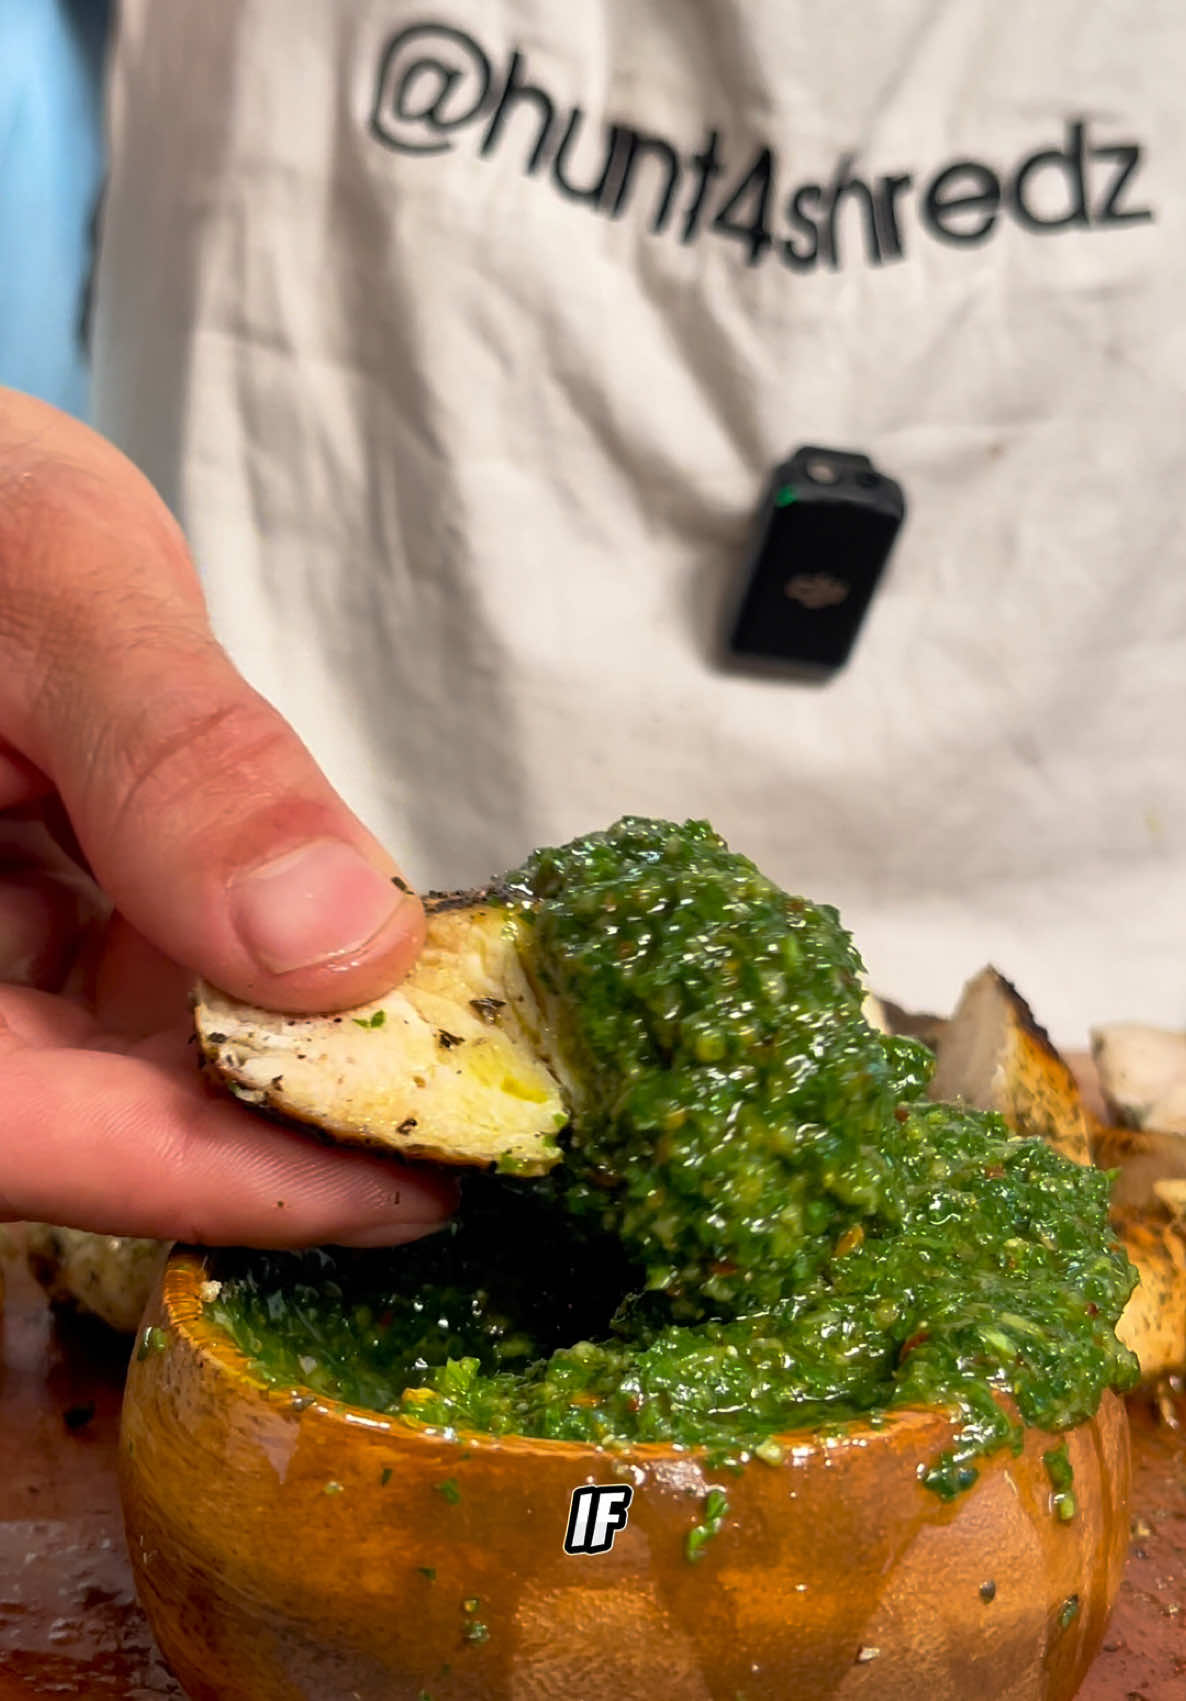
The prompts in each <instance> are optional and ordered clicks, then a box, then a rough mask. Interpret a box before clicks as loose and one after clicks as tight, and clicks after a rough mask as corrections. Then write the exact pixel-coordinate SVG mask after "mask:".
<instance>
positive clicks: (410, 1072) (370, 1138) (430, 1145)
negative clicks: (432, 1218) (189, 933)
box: [194, 893, 573, 1175]
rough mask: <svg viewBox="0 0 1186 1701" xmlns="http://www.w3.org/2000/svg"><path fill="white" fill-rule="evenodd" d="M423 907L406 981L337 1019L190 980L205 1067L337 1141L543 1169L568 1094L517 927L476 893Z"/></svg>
mask: <svg viewBox="0 0 1186 1701" xmlns="http://www.w3.org/2000/svg"><path fill="white" fill-rule="evenodd" d="M425 910H426V912H427V914H428V937H427V941H426V943H425V946H424V950H423V951H422V953H421V955H420V956H419V958H418V959H417V961H416V963H415V966H414V967H413V969H412V971H411V973H410V974H409V975H408V977H407V979H406V980H404V981H403V982H402V983H401V984H400V985H399V986H398V987H395V988H394V989H393V990H392V991H391V992H389V993H387V994H386V995H385V996H384V997H382V998H379V999H376V1000H375V1001H374V1002H373V1003H370V1004H364V1005H360V1006H359V1007H358V1008H357V1009H354V1010H347V1011H343V1012H342V1013H341V1014H340V1015H336V1016H286V1015H278V1014H277V1013H276V1012H275V1011H270V1010H260V1009H256V1008H255V1007H254V1006H252V1005H249V1004H243V1003H240V1002H239V1001H238V1000H237V999H234V998H230V997H228V996H227V995H226V994H225V993H222V992H219V991H218V990H217V989H216V988H214V987H211V986H207V985H204V984H203V985H200V986H199V987H198V990H197V993H196V995H195V1002H194V1013H195V1023H196V1027H197V1033H198V1041H199V1044H200V1047H201V1051H202V1056H203V1059H204V1061H205V1063H206V1066H207V1068H208V1069H209V1070H210V1072H211V1073H212V1074H213V1075H214V1076H215V1077H216V1078H217V1079H218V1080H219V1081H221V1082H222V1083H223V1085H225V1086H226V1087H227V1089H228V1090H229V1091H230V1092H232V1093H234V1095H235V1096H236V1098H239V1099H241V1100H242V1101H243V1102H244V1103H246V1104H249V1105H252V1106H254V1107H256V1108H257V1109H260V1110H265V1111H269V1112H272V1113H273V1114H275V1115H277V1116H281V1117H284V1118H287V1119H289V1120H291V1121H295V1122H301V1123H306V1124H308V1125H310V1126H311V1127H314V1128H317V1129H320V1130H321V1131H322V1132H323V1133H325V1134H328V1135H330V1136H332V1137H333V1138H334V1139H336V1140H343V1141H349V1142H354V1143H357V1144H361V1145H368V1146H379V1147H383V1148H384V1149H386V1150H390V1151H393V1152H398V1153H399V1154H400V1156H401V1157H405V1158H425V1159H431V1160H432V1161H434V1162H437V1163H448V1164H471V1165H484V1166H488V1165H492V1164H493V1165H497V1166H498V1167H499V1168H501V1169H504V1170H507V1171H509V1172H512V1173H514V1174H518V1175H542V1174H543V1173H545V1172H546V1171H547V1170H549V1169H551V1168H552V1166H553V1165H554V1164H555V1163H556V1162H557V1161H558V1159H559V1157H560V1149H559V1147H558V1146H557V1144H556V1134H557V1131H558V1130H559V1129H560V1128H561V1127H563V1125H564V1124H565V1123H566V1122H567V1121H568V1113H569V1106H570V1105H571V1103H572V1102H573V1090H572V1082H571V1079H570V1076H569V1073H568V1071H567V1070H566V1069H565V1066H564V1063H563V1060H562V1057H561V1055H560V1051H559V1048H558V1046H557V1044H556V1042H555V1038H554V1035H553V1033H552V1031H551V1026H550V1024H549V1022H548V1020H547V1018H546V1014H545V1011H544V1009H543V1007H542V1005H541V1002H540V997H539V996H538V995H537V993H536V991H535V989H534V988H533V986H532V984H531V981H530V978H529V976H528V974H527V972H526V970H525V969H524V966H523V952H522V943H523V937H524V933H523V930H524V928H525V926H526V924H525V923H524V921H523V920H522V918H520V917H519V916H517V915H516V914H515V913H514V912H513V911H512V910H509V909H507V908H505V907H503V906H502V905H500V904H499V903H497V902H495V901H491V900H489V899H487V898H486V897H485V896H484V895H483V894H481V893H463V894H459V895H453V896H445V897H441V896H432V897H430V898H428V899H427V900H426V901H425Z"/></svg>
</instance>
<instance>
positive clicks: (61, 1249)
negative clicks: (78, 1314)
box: [25, 1223, 165, 1334]
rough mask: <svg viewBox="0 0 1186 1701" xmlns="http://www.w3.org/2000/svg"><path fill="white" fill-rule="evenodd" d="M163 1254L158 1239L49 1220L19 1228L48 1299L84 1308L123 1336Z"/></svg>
mask: <svg viewBox="0 0 1186 1701" xmlns="http://www.w3.org/2000/svg"><path fill="white" fill-rule="evenodd" d="M164 1256H165V1243H164V1242H163V1241H160V1240H138V1239H135V1238H133V1237H132V1236H129V1235H115V1234H88V1233H86V1232H85V1231H84V1230H82V1229H69V1228H54V1227H53V1226H52V1225H51V1224H49V1223H28V1224H27V1225H26V1227H25V1257H26V1259H27V1260H28V1264H29V1268H30V1270H32V1272H33V1274H34V1275H35V1276H36V1278H37V1280H38V1281H39V1282H40V1283H41V1285H42V1287H43V1288H44V1289H45V1291H46V1292H47V1293H48V1295H49V1297H50V1299H51V1300H52V1302H53V1303H54V1304H55V1305H68V1306H71V1307H73V1308H74V1309H75V1310H76V1311H84V1312H87V1313H88V1314H89V1315H90V1316H92V1317H98V1318H100V1319H101V1320H102V1321H103V1322H104V1323H107V1324H109V1325H110V1326H111V1328H113V1329H118V1330H120V1331H121V1332H122V1333H124V1334H131V1333H133V1331H134V1330H135V1329H136V1328H137V1326H138V1324H139V1322H140V1317H141V1314H142V1313H143V1311H144V1307H145V1306H146V1305H147V1304H148V1298H149V1295H150V1294H151V1292H152V1288H153V1284H154V1282H155V1281H156V1278H157V1272H158V1271H159V1269H160V1267H161V1264H162V1262H163V1260H164Z"/></svg>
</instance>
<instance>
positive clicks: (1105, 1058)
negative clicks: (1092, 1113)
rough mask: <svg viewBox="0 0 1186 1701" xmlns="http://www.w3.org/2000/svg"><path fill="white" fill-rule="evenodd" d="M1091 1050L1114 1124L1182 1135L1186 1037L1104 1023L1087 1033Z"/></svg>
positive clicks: (1185, 1113)
mask: <svg viewBox="0 0 1186 1701" xmlns="http://www.w3.org/2000/svg"><path fill="white" fill-rule="evenodd" d="M1091 1051H1092V1056H1093V1057H1094V1058H1095V1065H1096V1068H1097V1069H1098V1071H1099V1076H1100V1083H1101V1085H1102V1086H1103V1089H1104V1096H1105V1097H1106V1099H1107V1101H1108V1104H1109V1107H1110V1108H1111V1111H1112V1115H1113V1116H1114V1117H1115V1119H1116V1121H1117V1122H1119V1123H1123V1124H1125V1125H1126V1126H1128V1127H1130V1128H1156V1129H1158V1130H1159V1131H1160V1132H1162V1133H1163V1134H1182V1135H1186V1033H1177V1032H1174V1031H1172V1030H1170V1029H1168V1028H1146V1027H1142V1026H1140V1025H1139V1024H1138V1023H1136V1022H1109V1023H1108V1024H1107V1025H1106V1026H1104V1027H1099V1028H1093V1029H1092V1030H1091Z"/></svg>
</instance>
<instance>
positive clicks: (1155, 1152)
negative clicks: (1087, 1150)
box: [1091, 1128, 1186, 1209]
mask: <svg viewBox="0 0 1186 1701" xmlns="http://www.w3.org/2000/svg"><path fill="white" fill-rule="evenodd" d="M1091 1152H1092V1156H1093V1158H1094V1159H1095V1162H1096V1163H1097V1164H1098V1165H1099V1167H1100V1169H1114V1170H1116V1172H1117V1175H1116V1181H1115V1184H1114V1186H1113V1188H1112V1202H1113V1204H1114V1205H1117V1206H1119V1207H1122V1208H1123V1207H1134V1208H1137V1209H1139V1208H1142V1207H1146V1206H1150V1205H1154V1204H1157V1203H1159V1202H1160V1203H1162V1204H1169V1203H1170V1199H1171V1198H1172V1196H1173V1192H1174V1189H1175V1186H1177V1187H1179V1188H1186V1139H1184V1138H1183V1137H1182V1135H1181V1134H1163V1133H1162V1132H1161V1131H1160V1130H1159V1129H1140V1128H1097V1129H1096V1130H1095V1132H1094V1134H1093V1135H1092V1139H1091ZM1166 1188H1169V1190H1170V1192H1169V1194H1168V1195H1167V1194H1166V1192H1165V1189H1166Z"/></svg>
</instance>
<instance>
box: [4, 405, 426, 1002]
mask: <svg viewBox="0 0 1186 1701" xmlns="http://www.w3.org/2000/svg"><path fill="white" fill-rule="evenodd" d="M0 740H6V741H7V742H8V743H9V744H11V745H12V746H13V747H14V748H15V749H16V750H17V751H18V752H19V753H20V754H21V755H22V756H23V757H24V758H26V759H27V760H28V761H29V762H31V763H33V764H34V765H35V766H36V767H37V768H39V769H40V770H41V771H42V772H43V773H45V774H47V775H48V776H49V777H50V778H51V779H52V780H53V782H54V784H55V785H56V787H57V789H58V792H59V793H60V795H61V797H62V800H63V802H64V803H65V806H66V808H67V810H68V812H69V815H70V818H71V821H72V823H73V826H74V829H75V831H76V833H77V835H78V839H79V842H80V844H81V846H82V848H83V850H84V851H85V853H86V856H87V858H88V860H89V861H90V863H91V866H92V868H93V870H94V872H95V876H96V878H97V879H98V881H99V883H100V884H101V885H102V886H103V888H104V890H105V891H106V892H107V893H108V895H109V896H110V897H111V898H112V899H113V901H114V903H115V905H116V906H117V908H118V909H119V910H120V911H122V912H123V914H124V915H125V916H127V917H128V919H129V920H130V921H131V922H132V923H133V924H134V925H135V927H136V928H138V929H139V931H140V932H141V933H142V934H144V935H145V937H146V938H147V939H148V940H150V941H151V943H152V944H153V945H155V946H156V947H157V948H158V949H159V950H160V951H162V952H163V953H164V954H165V955H166V956H167V957H171V958H173V959H174V960H175V961H177V962H179V963H183V964H185V965H186V966H187V967H189V968H192V969H195V970H197V971H198V972H200V973H201V974H202V975H204V976H205V977H206V978H207V979H209V980H212V981H214V982H215V983H216V984H217V985H219V986H221V987H224V988H225V989H226V990H227V991H229V992H231V993H233V994H235V995H237V996H239V997H243V998H249V999H251V1000H253V1001H254V1002H256V1003H260V1004H264V1005H268V1006H270V1007H272V1008H275V1009H282V1010H313V1009H332V1008H342V1007H343V1006H345V1005H348V1004H351V1003H357V1002H361V1001H362V1000H364V999H366V998H369V997H374V996H376V995H377V994H378V993H380V992H382V991H384V990H385V989H386V988H387V987H389V986H391V985H393V984H394V983H395V982H396V981H397V980H398V979H399V978H400V976H401V975H402V974H403V973H404V972H406V969H407V968H408V966H409V965H410V963H411V961H412V959H413V958H414V956H415V954H416V952H417V950H418V949H419V946H420V944H421V942H422V939H423V926H424V922H423V913H422V911H421V908H420V905H419V903H418V901H417V900H416V899H415V898H414V897H413V896H412V895H411V894H410V893H409V892H408V891H407V888H406V887H405V886H404V885H403V882H402V881H401V880H400V879H399V876H398V870H397V868H396V866H395V864H394V863H393V862H392V861H391V859H390V858H389V857H388V856H387V855H386V853H385V852H384V851H383V849H382V847H381V846H380V845H379V844H378V843H377V841H376V840H375V839H374V838H373V837H372V836H371V835H370V834H369V833H368V832H367V831H366V829H365V828H364V827H363V826H362V824H361V823H360V822H359V821H358V820H357V819H356V818H355V817H354V816H353V815H352V814H351V813H350V811H349V810H348V809H347V808H346V806H345V804H344V803H343V802H342V800H341V799H340V798H339V797H338V796H337V794H336V793H335V792H334V790H333V789H332V787H331V786H330V785H329V782H328V781H327V780H326V778H325V776H324V775H323V774H322V773H321V771H320V770H319V768H318V767H317V765H316V763H315V762H314V761H313V759H312V757H311V756H310V754H309V752H308V751H307V750H306V749H305V747H304V745H303V744H302V743H301V742H300V740H299V739H298V738H297V736H296V734H295V733H294V732H293V731H292V729H291V728H290V727H289V726H288V725H287V724H286V722H285V721H284V720H283V719H282V718H281V717H280V715H278V714H277V713H276V711H275V710H274V709H272V708H271V707H270V706H269V704H268V703H266V702H265V701H264V699H263V698H262V697H260V696H259V694H258V693H257V692H255V691H253V690H252V689H251V688H250V687H249V686H248V685H247V684H246V682H245V681H244V680H243V679H242V678H241V677H240V676H239V674H238V673H237V672H236V671H235V669H234V667H233V666H232V665H231V663H230V661H229V659H228V658H227V656H226V655H225V654H224V653H223V651H222V650H221V649H220V648H219V646H218V645H217V644H216V642H215V641H214V639H213V637H212V635H211V633H210V631H209V628H208V626H207V622H206V615H205V610H204V607H203V603H202V597H201V592H200V589H199V586H198V582H197V578H196V575H195V573H194V570H193V567H192V564H191V562H190V560H189V556H188V553H187V551H186V548H185V544H184V540H183V539H182V537H181V535H180V532H179V531H178V529H177V527H176V526H175V525H174V523H173V521H172V519H171V518H170V516H169V515H168V513H167V512H166V510H165V509H164V507H163V505H162V504H161V503H160V501H159V499H158V498H157V497H156V495H155V494H154V492H153V491H152V489H151V487H150V486H149V485H148V484H147V482H146V481H145V480H144V479H143V478H142V477H141V476H140V474H138V473H137V472H136V471H135V469H134V468H133V467H132V466H131V465H130V463H129V462H127V461H126V460H125V459H124V458H123V457H122V456H121V455H119V454H118V452H117V451H116V450H114V449H113V448H112V447H111V446H110V445H109V444H107V443H105V442H103V440H102V439H101V438H99V437H97V436H95V435H94V434H93V433H92V432H89V431H87V430H86V429H85V428H84V427H82V426H80V425H78V424H77V423H76V422H74V421H72V420H68V419H66V418H64V416H62V415H59V414H57V413H55V412H54V410H52V409H49V408H45V407H43V406H41V405H40V404H37V403H33V402H31V401H30V400H29V399H28V398H26V397H17V396H14V395H12V393H4V392H0Z"/></svg>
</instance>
